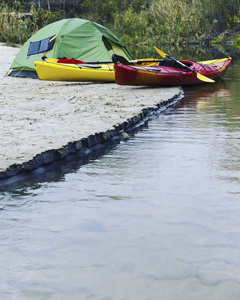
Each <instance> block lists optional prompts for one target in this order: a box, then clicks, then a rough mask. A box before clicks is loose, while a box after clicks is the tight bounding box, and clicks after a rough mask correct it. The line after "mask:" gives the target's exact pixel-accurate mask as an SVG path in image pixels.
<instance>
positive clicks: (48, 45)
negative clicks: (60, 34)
mask: <svg viewBox="0 0 240 300" xmlns="http://www.w3.org/2000/svg"><path fill="white" fill-rule="evenodd" d="M55 37H56V35H53V36H50V37H49V38H46V39H44V40H41V41H37V42H30V45H29V48H28V54H27V55H28V56H30V55H33V54H38V53H42V52H45V51H49V50H51V49H52V47H53V45H54V43H55Z"/></svg>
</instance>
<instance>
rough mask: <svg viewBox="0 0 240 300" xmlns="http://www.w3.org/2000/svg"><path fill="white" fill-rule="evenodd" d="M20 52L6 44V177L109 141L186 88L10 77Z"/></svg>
mask: <svg viewBox="0 0 240 300" xmlns="http://www.w3.org/2000/svg"><path fill="white" fill-rule="evenodd" d="M18 51H19V48H14V47H8V46H5V45H3V44H0V108H1V109H0V124H1V125H0V139H1V146H0V178H5V177H8V176H13V175H15V174H18V173H21V172H24V171H29V170H32V169H35V168H37V167H39V166H41V165H43V164H46V163H49V162H51V161H55V160H58V159H61V158H63V157H64V156H66V155H68V154H70V153H73V152H76V151H78V150H81V149H82V148H83V147H85V148H86V147H88V148H89V147H91V146H92V145H94V144H95V143H98V142H104V141H106V140H107V139H109V138H111V137H112V136H114V135H116V134H119V131H120V130H121V129H126V128H130V127H131V126H132V125H134V123H137V122H139V121H140V119H141V118H143V117H146V116H147V114H148V111H149V108H151V109H153V110H156V109H157V108H158V107H159V105H160V104H161V103H162V102H164V101H168V100H169V99H172V98H174V97H175V96H176V95H179V93H180V91H181V90H180V88H178V87H176V88H142V87H127V86H119V85H117V84H114V83H112V84H109V83H108V84H104V83H103V84H101V83H99V84H98V83H97V84H96V83H72V82H50V81H40V80H37V79H30V78H13V77H6V76H5V74H6V72H7V71H8V69H9V67H10V65H11V63H12V61H13V59H14V57H15V56H16V54H17V53H18ZM121 126H122V127H121Z"/></svg>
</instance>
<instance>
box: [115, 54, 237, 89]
mask: <svg viewBox="0 0 240 300" xmlns="http://www.w3.org/2000/svg"><path fill="white" fill-rule="evenodd" d="M180 63H181V64H182V65H185V66H187V67H188V69H186V67H185V68H184V67H183V66H182V65H180V64H179V63H177V62H175V61H172V60H163V61H162V62H160V64H159V65H155V66H131V65H124V64H120V63H115V64H114V70H115V80H116V82H117V84H120V85H136V86H137V85H144V86H195V85H200V84H203V83H205V81H203V80H201V79H199V78H200V76H198V75H199V74H201V75H203V76H202V77H204V76H205V77H207V78H211V79H213V80H216V79H218V78H222V77H223V76H224V74H225V73H226V71H227V68H228V67H229V65H230V63H231V58H230V57H228V58H222V59H214V60H209V61H204V62H198V63H197V62H192V61H189V60H181V61H180ZM190 68H191V69H192V70H193V71H195V72H193V71H190V70H189V69H190Z"/></svg>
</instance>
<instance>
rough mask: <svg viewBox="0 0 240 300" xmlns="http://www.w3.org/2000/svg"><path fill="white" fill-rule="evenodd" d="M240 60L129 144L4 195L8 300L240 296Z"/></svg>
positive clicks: (0, 207) (0, 262) (0, 288)
mask: <svg viewBox="0 0 240 300" xmlns="http://www.w3.org/2000/svg"><path fill="white" fill-rule="evenodd" d="M239 66H240V64H239V63H238V62H234V64H233V66H232V67H231V68H230V70H229V72H228V73H227V75H226V80H225V81H222V82H219V83H217V84H216V85H215V84H214V85H206V86H202V87H198V88H187V89H185V90H184V92H185V96H184V98H183V99H182V100H181V102H180V103H179V104H178V105H176V106H175V107H173V108H170V109H168V110H167V111H166V112H165V113H164V114H162V115H160V116H159V117H158V118H156V119H153V120H152V121H150V122H149V123H148V125H147V126H143V127H142V128H141V130H139V131H138V132H135V133H133V134H132V136H131V137H130V139H129V140H128V141H124V142H121V143H119V144H117V145H112V147H110V148H109V149H107V150H106V151H105V150H103V151H104V152H103V153H98V154H96V155H95V156H94V157H89V159H88V160H87V161H82V160H81V159H80V158H79V159H76V157H72V158H70V159H69V161H66V162H64V164H62V165H52V166H51V167H49V169H48V170H45V171H46V172H42V173H39V175H41V177H40V180H39V181H37V180H35V179H34V180H31V179H30V178H27V180H26V181H25V186H23V183H24V181H23V182H21V184H18V185H12V188H10V187H9V188H8V189H6V190H2V192H1V193H0V213H1V218H0V228H1V236H0V244H1V248H0V254H1V255H0V267H1V270H2V271H1V273H0V295H1V296H2V299H58V300H59V299H70V300H72V299H73V300H75V299H94V300H95V299H97V300H103V299H104V300H105V299H111V300H120V299H124V300H125V299H131V300H146V299H147V300H158V299H164V300H176V299H184V300H185V299H187V300H188V299H189V300H190V299H191V300H192V299H194V300H202V299H204V300H205V299H207V300H226V299H228V300H237V299H239V297H240V271H239V270H240V251H239V249H240V239H239V236H240V218H239V214H240V202H239V201H240V200H239V199H240V198H239V196H240V185H239V180H240V173H239V170H240V125H239V124H240V123H239V120H240V108H239V107H240V106H239V92H240V91H239V85H238V82H239V78H240V76H239V75H240V74H239V72H240V71H239ZM56 167H57V168H58V169H57V171H56V172H54V168H56ZM40 171H41V170H40ZM40 171H38V172H40ZM44 176H45V177H44Z"/></svg>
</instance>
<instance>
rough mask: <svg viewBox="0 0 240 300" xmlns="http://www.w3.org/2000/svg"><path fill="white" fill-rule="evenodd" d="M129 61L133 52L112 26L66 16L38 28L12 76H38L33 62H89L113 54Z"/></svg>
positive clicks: (24, 49)
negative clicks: (75, 60)
mask: <svg viewBox="0 0 240 300" xmlns="http://www.w3.org/2000/svg"><path fill="white" fill-rule="evenodd" d="M114 53H115V54H119V55H122V56H123V57H125V58H126V59H128V60H131V59H134V57H133V55H132V54H131V53H130V51H129V50H128V49H127V47H126V46H125V45H124V43H123V42H122V41H121V40H119V38H118V37H117V36H116V35H115V34H113V33H112V32H111V31H110V30H109V29H107V28H105V27H103V26H102V25H99V24H97V23H94V22H91V21H89V20H84V19H78V18H73V19H63V20H60V21H57V22H54V23H51V24H49V25H47V26H45V27H43V28H42V29H40V30H39V31H37V32H36V33H35V34H34V35H33V36H32V37H31V38H30V39H29V40H28V41H27V42H26V43H25V44H24V45H23V46H22V48H21V49H20V51H19V53H18V54H17V55H16V57H15V59H14V61H13V62H12V64H11V66H10V69H12V72H11V73H10V74H9V76H17V77H33V78H34V77H35V78H37V73H36V69H35V66H34V61H42V57H43V56H44V55H45V56H47V57H48V58H75V59H79V60H83V61H87V62H94V61H100V62H101V61H112V55H113V54H114Z"/></svg>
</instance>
